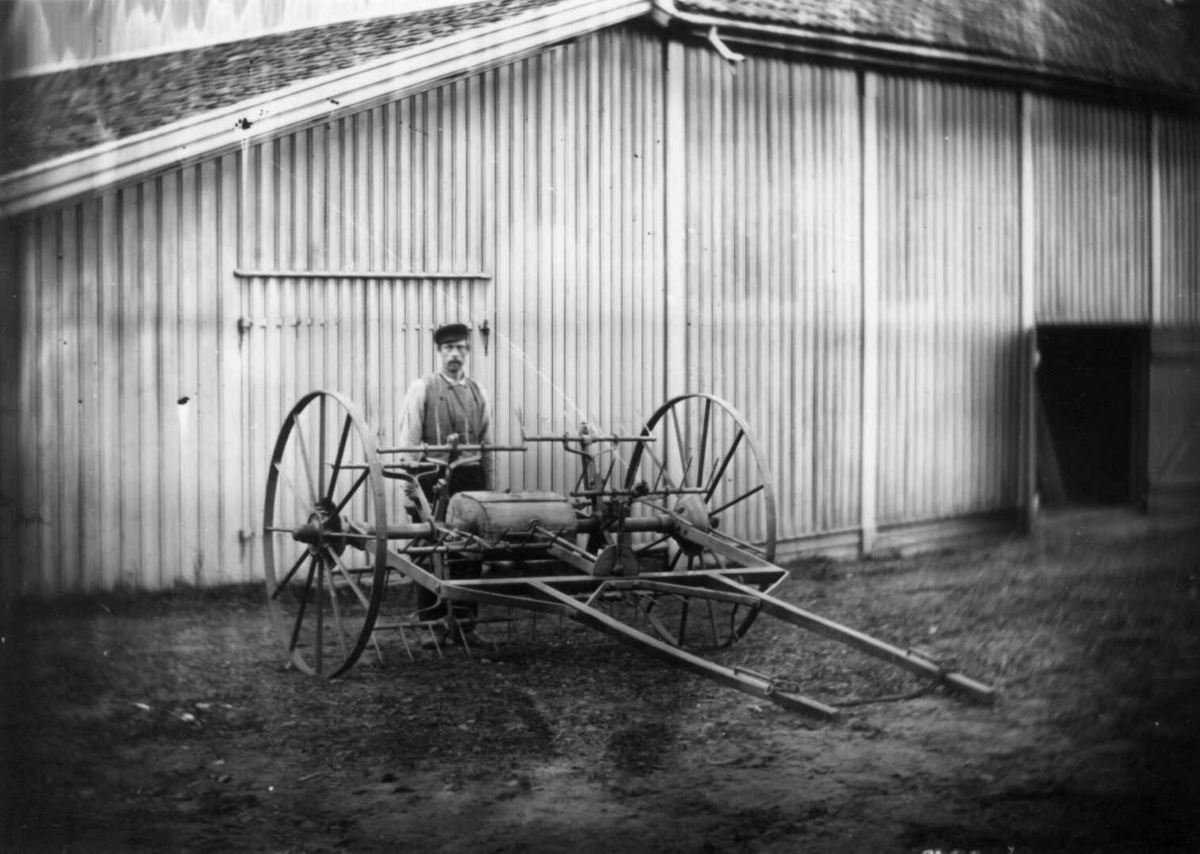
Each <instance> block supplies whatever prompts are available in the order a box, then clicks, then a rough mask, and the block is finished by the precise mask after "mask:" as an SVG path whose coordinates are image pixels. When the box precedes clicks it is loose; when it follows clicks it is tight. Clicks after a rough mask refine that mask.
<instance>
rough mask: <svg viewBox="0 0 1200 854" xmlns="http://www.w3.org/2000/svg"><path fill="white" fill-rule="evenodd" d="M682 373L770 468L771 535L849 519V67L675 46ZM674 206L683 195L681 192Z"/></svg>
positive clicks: (852, 252)
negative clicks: (682, 214) (724, 411)
mask: <svg viewBox="0 0 1200 854" xmlns="http://www.w3.org/2000/svg"><path fill="white" fill-rule="evenodd" d="M684 62H685V70H684V79H685V84H684V86H685V95H684V97H685V105H684V111H685V126H686V131H687V132H686V145H687V151H686V157H687V164H686V169H685V173H686V175H687V179H688V183H687V188H686V200H685V210H686V223H685V224H686V230H687V232H686V233H687V245H686V250H685V251H686V263H687V274H686V277H685V281H686V282H687V290H688V305H687V307H686V310H684V308H683V307H680V308H679V309H678V310H676V311H673V312H672V313H671V317H670V318H669V319H668V322H669V323H672V324H680V323H684V322H685V321H686V323H687V330H686V332H687V363H688V378H687V384H688V387H689V388H690V389H693V390H697V391H706V392H711V393H713V394H716V395H717V396H718V397H723V398H725V399H727V400H729V401H730V402H731V403H732V404H733V405H734V406H735V407H736V408H738V409H740V410H741V411H742V414H743V415H744V416H745V417H746V419H747V421H748V422H749V423H750V425H751V427H752V428H753V429H754V431H755V432H756V433H757V434H758V436H759V438H760V441H761V442H762V444H763V450H764V453H765V456H766V457H767V461H766V462H767V465H768V466H769V467H770V469H771V471H772V472H773V473H774V476H775V478H776V493H777V496H776V497H777V501H778V505H779V506H778V515H779V523H780V524H779V531H778V536H779V537H780V539H784V540H786V539H790V538H795V537H799V536H802V535H805V534H812V533H820V532H826V531H833V530H840V529H846V528H852V527H855V526H856V525H857V521H858V489H857V479H858V464H859V458H860V454H859V450H858V446H859V441H858V438H859V432H860V428H859V410H860V407H859V402H858V393H859V384H858V383H859V380H858V378H859V375H860V369H861V364H860V351H861V339H860V326H859V318H860V313H861V307H860V303H859V285H858V258H859V252H860V240H861V237H860V217H859V209H860V197H859V192H858V188H859V172H860V162H859V119H858V105H857V83H856V78H855V75H854V74H853V73H852V72H848V71H843V70H834V69H827V68H814V67H809V66H803V65H798V64H796V63H793V62H787V61H785V60H783V59H777V58H762V57H752V58H749V59H747V60H746V61H745V62H743V63H741V64H739V65H738V66H737V68H736V71H735V70H734V68H732V67H731V66H730V65H729V64H728V63H726V62H725V61H724V60H722V59H721V58H720V57H719V56H718V55H716V54H715V53H714V52H713V51H712V50H710V49H709V48H707V47H695V48H688V49H687V50H686V52H685V54H684ZM681 201H682V200H681Z"/></svg>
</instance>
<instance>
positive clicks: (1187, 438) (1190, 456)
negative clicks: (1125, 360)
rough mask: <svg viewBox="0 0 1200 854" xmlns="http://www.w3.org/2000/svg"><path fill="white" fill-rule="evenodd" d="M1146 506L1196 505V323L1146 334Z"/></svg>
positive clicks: (1199, 398)
mask: <svg viewBox="0 0 1200 854" xmlns="http://www.w3.org/2000/svg"><path fill="white" fill-rule="evenodd" d="M1149 416H1150V417H1149V448H1148V451H1149V452H1148V455H1147V469H1148V471H1147V474H1148V477H1149V495H1148V502H1147V503H1148V509H1149V511H1150V512H1152V513H1153V512H1172V511H1179V510H1188V509H1191V510H1197V509H1200V329H1165V328H1164V329H1154V330H1152V331H1151V334H1150V406H1149Z"/></svg>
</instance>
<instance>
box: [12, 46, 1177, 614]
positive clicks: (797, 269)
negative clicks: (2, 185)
mask: <svg viewBox="0 0 1200 854" xmlns="http://www.w3.org/2000/svg"><path fill="white" fill-rule="evenodd" d="M672 50H673V51H677V54H676V55H678V56H680V57H681V58H682V64H681V67H680V68H679V69H673V70H672V71H671V72H670V73H680V74H681V75H682V80H681V81H680V82H673V83H672V86H671V87H668V86H667V80H666V77H665V75H666V74H667V73H668V71H667V70H666V68H665V66H664V57H665V52H664V46H663V43H662V37H661V35H659V34H656V33H654V32H652V31H649V30H642V29H638V28H612V29H607V30H604V31H602V32H599V33H596V34H594V35H592V36H589V37H586V38H582V39H579V40H577V41H574V42H571V43H569V44H564V45H559V46H556V47H552V48H549V49H546V50H544V51H541V52H539V53H538V54H536V55H533V56H530V57H528V58H525V59H522V60H519V61H516V62H512V63H509V64H506V65H504V66H501V67H497V68H495V69H491V70H488V71H485V72H481V73H478V74H475V75H472V76H470V77H467V78H464V79H460V80H454V81H450V82H446V83H443V84H442V85H439V86H437V87H435V88H432V89H429V90H428V91H424V92H421V93H417V94H406V95H404V96H403V97H400V96H399V95H398V97H397V98H396V99H395V100H394V101H392V102H390V103H386V104H382V105H379V106H376V107H372V108H370V109H365V110H360V111H359V112H357V113H354V114H352V115H344V116H335V117H333V118H330V119H329V120H327V121H324V122H322V123H320V124H317V125H315V126H312V127H307V128H304V129H299V130H295V131H293V132H290V133H286V134H282V135H279V136H278V137H277V138H273V139H268V140H256V141H253V142H247V143H245V144H244V145H243V146H242V147H241V148H240V149H239V150H237V151H234V152H231V153H227V154H223V155H221V156H217V157H213V158H210V159H208V160H205V161H203V162H201V163H198V164H194V165H188V166H184V167H180V168H178V169H174V170H168V171H167V172H164V173H163V174H161V175H157V176H154V177H151V178H147V179H146V180H143V181H140V182H138V183H133V184H130V185H128V186H122V187H118V188H113V189H110V190H107V191H105V192H103V193H101V194H99V195H97V196H95V197H92V198H88V199H85V200H83V201H80V202H78V203H75V204H69V205H66V206H64V207H61V208H59V209H54V210H49V211H39V212H34V213H30V214H28V215H25V216H22V217H20V218H19V219H17V220H15V221H13V222H10V223H5V224H4V226H3V227H4V232H3V237H4V241H3V243H4V245H3V246H2V247H0V270H3V271H4V272H5V273H6V274H7V277H6V280H7V281H11V282H12V283H13V286H14V294H15V300H14V304H13V306H12V308H13V310H12V311H11V312H8V313H7V314H6V317H5V320H4V324H5V325H4V327H3V329H0V332H3V331H4V330H9V331H11V334H9V335H5V336H4V338H5V342H6V343H5V344H4V345H3V346H6V347H8V348H9V349H10V351H11V358H10V359H9V360H7V361H6V364H5V366H4V367H3V369H2V370H3V373H2V374H0V380H2V384H3V390H4V395H3V397H2V398H0V441H3V442H4V443H5V445H6V447H8V448H15V451H9V452H7V453H6V454H5V455H4V456H3V459H0V465H2V466H3V468H0V476H3V477H4V480H5V483H6V484H9V483H15V484H16V488H15V489H14V490H11V492H12V493H13V494H11V495H10V494H9V491H5V492H4V493H3V495H2V496H0V498H2V499H3V500H4V502H7V503H3V504H2V506H0V509H4V508H9V512H11V514H12V524H11V525H8V526H7V527H6V531H5V534H4V536H8V537H9V538H10V539H12V540H15V542H14V543H13V547H12V549H10V553H15V554H16V555H17V564H18V566H19V575H18V576H17V577H16V578H15V579H14V578H6V585H14V584H15V586H17V587H19V588H20V589H23V590H27V591H30V592H39V593H63V592H72V591H84V590H90V589H97V588H102V589H111V588H115V587H118V586H123V585H125V586H131V587H141V588H158V587H165V586H170V585H173V584H179V583H190V584H217V583H222V582H229V581H245V580H252V579H257V578H259V577H260V567H259V562H260V556H259V551H260V545H259V540H258V538H257V537H256V536H255V534H256V532H257V529H258V527H259V525H260V514H261V501H262V491H263V483H264V481H265V478H266V470H265V467H266V464H267V461H268V458H269V454H270V450H271V447H272V445H273V443H274V440H275V437H276V435H277V433H278V430H279V428H280V426H281V423H282V419H283V416H284V414H285V413H286V411H287V410H288V409H289V408H290V407H291V406H292V405H293V404H294V402H295V401H296V400H297V399H298V398H299V397H301V396H302V395H303V394H304V393H305V392H307V391H309V390H311V389H314V388H326V389H331V390H337V391H340V392H342V393H344V394H346V395H348V396H349V397H351V398H352V399H353V400H355V401H356V402H358V403H359V404H360V405H361V406H362V407H363V408H364V410H365V413H366V417H367V420H368V422H369V423H370V424H371V425H372V426H373V427H374V429H375V430H376V432H377V434H378V438H379V439H380V441H382V442H383V443H385V444H389V443H391V441H392V439H393V438H394V435H395V429H396V425H397V421H398V418H399V412H398V409H399V406H400V403H401V401H402V400H403V396H404V393H405V390H406V388H407V386H408V384H409V383H410V382H411V381H412V379H413V378H415V377H417V376H420V375H422V374H424V373H426V372H428V371H429V370H431V369H432V368H433V367H434V352H433V348H432V344H431V337H430V336H431V332H432V329H433V328H434V327H435V326H436V325H438V324H439V323H441V322H444V321H446V320H449V319H459V320H463V321H465V322H468V323H470V324H472V325H473V326H475V327H476V328H477V329H479V328H480V327H481V326H482V324H483V323H484V322H485V321H486V322H487V324H488V327H489V329H490V336H489V338H488V340H487V349H486V352H485V350H484V339H483V337H482V336H481V335H479V334H477V335H476V337H475V352H474V358H473V363H472V366H471V369H472V373H473V374H474V375H475V376H476V377H477V378H479V379H480V380H481V381H482V383H483V384H484V385H485V387H486V388H488V390H489V392H490V394H491V397H492V399H493V402H494V408H495V425H496V428H497V429H496V433H497V439H498V440H499V441H502V442H508V441H511V440H515V439H516V438H518V435H519V431H520V429H521V425H519V424H518V420H517V417H516V413H517V412H520V413H522V419H523V427H524V429H525V430H526V431H527V432H530V433H557V434H561V433H562V432H563V431H564V430H574V429H577V428H578V427H579V424H580V422H583V421H586V422H588V423H590V424H591V425H592V426H593V427H595V428H597V429H599V430H601V431H605V432H631V431H636V430H637V429H638V428H639V427H640V425H641V423H642V422H643V421H644V420H645V419H646V418H647V417H648V416H649V415H650V414H651V413H652V412H653V411H654V410H655V409H656V408H657V407H658V406H659V405H660V404H661V403H663V402H664V400H665V389H666V387H667V381H668V376H672V377H673V379H672V384H673V386H674V385H676V384H678V383H679V382H683V383H685V387H686V389H687V390H689V391H704V392H710V393H713V394H716V395H718V396H720V397H723V398H726V399H728V400H729V401H730V402H731V403H732V404H733V405H734V406H735V407H736V408H738V409H739V410H741V411H742V413H743V414H744V415H745V417H746V419H747V421H748V422H749V424H750V425H751V427H752V429H753V430H754V431H755V432H756V434H757V435H758V437H759V439H760V442H761V444H762V447H763V450H764V452H765V455H766V458H767V460H766V462H767V465H768V466H769V467H770V469H771V471H772V472H773V474H774V476H775V479H776V491H777V500H778V504H779V506H778V520H779V530H778V536H779V538H780V539H781V540H784V541H787V540H789V539H798V538H802V537H805V536H808V535H819V534H824V533H835V532H845V531H850V530H855V529H857V528H858V526H859V524H860V523H861V514H862V500H861V486H862V483H861V479H862V469H861V464H862V459H863V449H862V448H861V441H862V437H863V435H864V429H863V428H864V425H863V423H862V394H863V386H862V384H861V383H862V377H863V374H864V367H865V366H864V364H863V361H862V358H863V352H864V343H865V342H864V341H863V337H862V336H863V325H862V324H863V318H864V309H865V308H866V306H864V304H863V302H862V298H863V281H862V276H863V261H864V258H865V257H866V256H865V255H864V247H863V245H862V241H863V235H864V230H863V221H862V215H863V203H864V199H863V197H862V176H863V168H864V162H863V160H862V157H863V137H862V131H863V127H862V111H861V104H860V102H859V99H860V88H859V78H858V75H857V74H856V73H855V72H853V71H851V70H847V69H839V68H832V67H816V66H810V65H805V64H802V63H800V62H795V61H788V60H786V59H784V58H782V57H781V56H778V55H770V56H752V57H750V58H748V59H747V60H746V61H744V62H742V63H739V64H737V65H736V66H731V65H730V64H728V63H727V62H725V61H724V60H722V59H721V58H720V57H719V56H718V55H717V54H716V53H715V52H714V51H713V50H712V49H711V48H709V47H708V46H698V45H690V44H689V45H682V44H676V45H673V46H672ZM879 80H880V85H879V86H878V88H877V90H873V91H876V92H877V94H876V96H875V97H874V98H873V101H872V107H873V109H874V110H875V112H876V115H877V117H878V135H877V145H876V146H875V148H874V150H872V151H869V152H867V156H869V157H871V158H872V160H870V161H869V162H870V165H871V167H872V171H873V174H874V173H877V174H878V185H879V186H878V199H877V200H876V201H875V204H877V206H878V209H879V233H878V241H877V243H878V245H877V246H873V247H866V249H867V250H869V252H870V254H871V257H872V258H875V257H877V259H878V267H879V293H878V295H877V299H878V305H877V306H874V307H876V308H877V309H878V316H879V338H878V340H877V341H876V342H873V343H875V344H877V348H878V352H877V356H876V358H875V359H873V364H874V365H876V366H877V367H878V380H879V382H878V400H877V401H876V402H877V405H878V410H879V430H878V434H879V440H878V447H877V448H876V449H875V452H876V453H877V455H878V482H877V483H876V484H875V485H874V488H875V493H874V494H873V497H874V500H875V501H876V502H877V508H878V521H879V522H880V523H883V524H889V525H890V524H902V523H907V522H916V521H923V520H929V519H936V518H947V517H952V516H957V515H961V514H970V513H975V512H981V511H988V510H993V509H999V508H1006V507H1012V506H1014V505H1016V504H1017V502H1018V500H1019V496H1018V495H1017V473H1018V468H1019V461H1018V460H1017V457H1016V455H1017V453H1018V448H1019V441H1018V433H1019V423H1018V410H1019V407H1018V406H1017V405H1016V401H1017V400H1018V398H1019V392H1020V389H1021V382H1022V379H1021V376H1020V373H1019V372H1020V365H1021V357H1020V355H1019V352H1018V350H1017V348H1018V346H1019V340H1020V336H1019V333H1020V293H1019V291H1020V274H1019V273H1020V267H1019V265H1020V241H1019V228H1018V220H1019V211H1020V199H1019V198H1018V194H1019V187H1020V181H1019V162H1018V160H1019V158H1018V154H1019V151H1020V141H1019V136H1020V127H1021V125H1020V116H1019V115H1018V112H1019V111H1018V96H1017V94H1016V93H1015V92H1009V91H1005V90H991V89H982V88H975V87H970V86H961V85H951V84H948V83H945V82H935V81H918V80H911V79H890V78H884V77H881V78H879ZM669 92H670V93H674V94H676V95H680V94H681V95H682V100H683V103H682V105H678V106H677V109H678V110H679V112H678V113H676V114H675V115H677V116H678V117H679V123H680V125H681V126H682V128H683V130H684V133H683V135H682V139H679V140H676V141H675V142H676V143H677V147H676V149H675V150H677V151H678V152H679V156H680V157H681V158H682V161H683V165H682V166H679V165H678V164H668V163H667V162H666V155H665V153H664V151H665V149H664V136H665V132H666V124H665V123H666V120H667V119H666V117H667V114H668V109H667V104H666V99H667V97H668V93H669ZM1030 97H1032V98H1033V106H1032V110H1031V115H1032V118H1033V125H1032V128H1031V133H1030V136H1031V139H1032V141H1033V150H1032V151H1031V152H1030V155H1031V156H1030V159H1031V161H1032V163H1033V164H1034V175H1033V180H1032V186H1033V187H1034V190H1035V198H1034V199H1033V200H1032V202H1031V204H1030V207H1031V209H1032V210H1033V213H1034V218H1035V221H1036V222H1035V227H1034V229H1033V233H1034V234H1035V239H1034V244H1035V245H1034V252H1035V257H1034V258H1033V270H1034V275H1035V279H1036V281H1035V286H1036V287H1035V291H1036V294H1037V296H1038V320H1039V322H1043V323H1044V322H1145V321H1146V320H1147V319H1148V303H1149V298H1148V291H1149V285H1148V277H1149V274H1150V272H1149V271H1150V268H1151V265H1150V255H1149V252H1150V235H1149V228H1148V227H1147V225H1146V223H1147V222H1148V218H1149V204H1150V199H1151V193H1150V184H1149V181H1150V157H1149V149H1148V145H1149V143H1150V132H1149V126H1150V123H1149V121H1148V117H1147V115H1146V114H1145V113H1143V112H1138V111H1136V110H1121V109H1116V108H1112V107H1107V106H1094V105H1083V104H1077V103H1072V102H1066V101H1062V100H1055V99H1051V98H1049V97H1045V96H1040V95H1039V96H1030ZM672 103H674V102H672ZM1156 138H1157V139H1158V140H1159V141H1160V144H1161V149H1160V150H1159V155H1160V156H1159V162H1160V164H1161V170H1162V177H1161V184H1160V186H1161V205H1162V209H1161V222H1162V231H1161V235H1160V240H1161V245H1162V247H1163V250H1162V251H1163V263H1162V267H1161V275H1162V282H1161V299H1162V303H1161V305H1162V316H1163V319H1164V321H1165V322H1168V323H1173V324H1175V323H1178V324H1183V323H1197V322H1200V284H1198V282H1200V253H1198V250H1197V248H1196V247H1197V241H1196V239H1195V235H1196V233H1197V228H1198V226H1197V223H1198V222H1200V202H1198V201H1197V200H1198V198H1200V161H1198V160H1197V154H1196V152H1197V151H1198V150H1200V130H1198V129H1197V126H1196V124H1195V122H1194V121H1192V120H1190V119H1183V118H1166V119H1164V121H1163V124H1162V132H1161V134H1159V135H1157V137H1156ZM672 167H673V168H675V169H676V170H677V171H676V172H673V173H671V174H673V175H683V176H684V179H685V180H684V181H683V182H681V183H682V184H683V186H682V188H681V189H682V193H681V195H680V196H679V197H678V198H668V197H667V177H666V176H667V175H668V173H669V172H670V170H671V168H672ZM668 224H670V227H672V228H674V229H676V231H675V232H674V233H675V234H676V235H678V238H677V239H678V240H679V241H680V242H679V244H678V252H677V255H678V257H680V258H681V259H682V264H681V268H680V269H676V270H672V271H670V275H671V276H677V277H678V279H673V281H678V282H680V283H681V284H682V285H683V287H682V288H680V290H681V292H685V293H686V299H681V300H676V302H677V303H678V304H668V303H667V297H666V290H665V288H666V282H667V279H668V271H667V270H666V269H665V267H666V264H667V254H666V231H667V227H668ZM872 242H873V243H875V242H876V241H874V240H873V241H872ZM235 271H236V275H235ZM281 274H283V275H281ZM873 305H874V304H873ZM14 324H15V325H14ZM10 327H11V330H10ZM668 336H675V337H674V338H673V340H680V339H682V342H683V343H682V346H676V348H675V349H673V350H672V352H678V353H681V354H682V361H683V363H684V364H683V365H682V366H679V365H668V364H667V363H666V353H667V344H666V339H667V337H668ZM672 390H673V391H674V390H677V389H675V388H673V389H672ZM576 474H577V469H576V465H575V463H574V461H573V460H572V459H569V458H568V457H567V455H565V454H564V453H563V451H562V449H561V448H560V447H552V446H550V445H546V444H542V445H536V446H531V447H530V449H529V451H528V453H526V454H524V455H511V456H507V457H505V458H503V459H502V460H501V461H500V465H499V468H498V483H499V485H500V486H501V487H509V488H513V489H531V488H539V489H554V490H557V491H560V492H566V491H569V490H570V489H571V488H572V487H573V486H574V480H575V477H576ZM393 497H394V496H393ZM738 512H744V511H738ZM737 522H738V524H739V525H743V526H748V527H743V528H742V530H741V532H742V533H744V534H745V535H746V536H748V537H749V538H750V539H754V538H755V535H756V533H757V529H756V526H758V525H759V523H760V522H761V520H757V519H749V518H743V519H739V520H737ZM257 533H259V534H260V533H261V532H257Z"/></svg>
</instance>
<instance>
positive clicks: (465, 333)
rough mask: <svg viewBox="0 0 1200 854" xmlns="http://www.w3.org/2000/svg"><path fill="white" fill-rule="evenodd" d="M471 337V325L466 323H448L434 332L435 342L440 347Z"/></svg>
mask: <svg viewBox="0 0 1200 854" xmlns="http://www.w3.org/2000/svg"><path fill="white" fill-rule="evenodd" d="M470 337H471V327H469V326H467V324H465V323H446V324H443V325H442V326H439V327H438V328H437V330H436V331H435V332H434V333H433V343H434V344H435V345H437V346H438V347H440V346H442V345H443V344H449V343H450V342H452V341H463V340H466V339H468V338H470Z"/></svg>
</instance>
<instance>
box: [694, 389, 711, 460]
mask: <svg viewBox="0 0 1200 854" xmlns="http://www.w3.org/2000/svg"><path fill="white" fill-rule="evenodd" d="M712 403H713V402H712V400H711V399H710V398H707V397H706V398H705V399H704V421H703V423H702V425H701V427H700V445H699V449H700V460H699V465H697V466H696V478H697V479H699V478H701V477H704V452H705V451H706V450H707V449H708V425H709V422H710V421H712Z"/></svg>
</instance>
